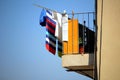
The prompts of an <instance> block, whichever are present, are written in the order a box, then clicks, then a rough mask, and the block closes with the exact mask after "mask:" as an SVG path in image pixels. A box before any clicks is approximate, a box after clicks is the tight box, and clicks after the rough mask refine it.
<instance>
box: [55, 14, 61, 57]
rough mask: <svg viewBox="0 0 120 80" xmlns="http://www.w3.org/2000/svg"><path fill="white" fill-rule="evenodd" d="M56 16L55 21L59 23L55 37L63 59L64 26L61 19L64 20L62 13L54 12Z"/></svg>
mask: <svg viewBox="0 0 120 80" xmlns="http://www.w3.org/2000/svg"><path fill="white" fill-rule="evenodd" d="M53 15H54V17H53V18H54V19H55V20H56V21H57V23H56V29H55V36H56V38H57V41H58V42H57V43H58V47H57V50H58V56H59V57H61V56H62V55H63V54H62V26H61V19H62V15H61V14H60V13H57V12H53Z"/></svg>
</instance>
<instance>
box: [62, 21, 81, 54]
mask: <svg viewBox="0 0 120 80" xmlns="http://www.w3.org/2000/svg"><path fill="white" fill-rule="evenodd" d="M68 28H69V29H68V37H69V38H68V41H63V53H64V54H78V53H79V38H78V37H79V36H78V29H79V26H78V20H77V19H72V20H68Z"/></svg>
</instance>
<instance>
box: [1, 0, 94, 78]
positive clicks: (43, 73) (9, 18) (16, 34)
mask: <svg viewBox="0 0 120 80" xmlns="http://www.w3.org/2000/svg"><path fill="white" fill-rule="evenodd" d="M34 3H35V4H39V5H42V6H45V7H47V8H50V9H54V10H56V11H59V12H62V11H63V10H66V11H67V12H68V13H71V12H72V10H74V12H88V11H94V0H0V80H91V79H90V78H87V77H85V76H82V75H80V74H77V73H75V72H67V71H66V69H65V68H63V67H62V61H61V58H59V57H58V56H57V55H55V56H54V55H52V54H50V53H49V52H48V51H47V50H46V49H45V28H43V27H41V26H40V25H39V16H40V12H41V10H42V9H41V8H38V7H36V6H33V4H34Z"/></svg>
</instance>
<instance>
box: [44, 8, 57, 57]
mask: <svg viewBox="0 0 120 80" xmlns="http://www.w3.org/2000/svg"><path fill="white" fill-rule="evenodd" d="M52 18H53V15H52V12H50V11H48V10H46V38H47V39H46V49H47V50H48V51H50V52H51V53H52V54H54V55H55V53H56V37H55V36H54V35H55V28H56V21H55V20H54V19H52Z"/></svg>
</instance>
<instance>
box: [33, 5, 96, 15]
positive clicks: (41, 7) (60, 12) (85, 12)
mask: <svg viewBox="0 0 120 80" xmlns="http://www.w3.org/2000/svg"><path fill="white" fill-rule="evenodd" d="M33 5H34V6H36V7H39V8H44V9H46V10H50V11H54V12H58V11H56V10H53V9H50V8H46V7H43V6H41V5H38V4H33ZM58 13H60V14H63V13H62V12H58ZM94 13H95V12H77V13H74V12H73V11H72V13H67V14H68V15H78V14H94Z"/></svg>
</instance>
